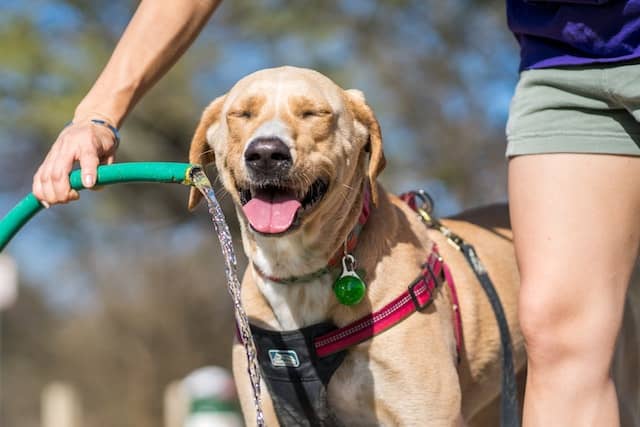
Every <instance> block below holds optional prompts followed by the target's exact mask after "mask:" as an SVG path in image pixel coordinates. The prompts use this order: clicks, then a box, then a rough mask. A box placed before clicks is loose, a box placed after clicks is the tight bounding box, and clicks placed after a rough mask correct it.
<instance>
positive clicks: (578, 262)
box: [509, 154, 640, 427]
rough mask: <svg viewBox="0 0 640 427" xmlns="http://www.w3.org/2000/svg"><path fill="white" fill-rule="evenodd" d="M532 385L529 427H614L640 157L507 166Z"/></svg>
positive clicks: (638, 222)
mask: <svg viewBox="0 0 640 427" xmlns="http://www.w3.org/2000/svg"><path fill="white" fill-rule="evenodd" d="M509 199H510V207H511V221H512V225H513V230H514V238H515V246H516V254H517V258H518V266H519V268H520V273H521V279H522V285H521V291H520V305H519V310H520V327H521V329H522V332H523V334H524V336H525V340H526V344H527V356H528V376H527V386H526V393H525V404H524V413H523V425H524V426H525V427H537V426H544V427H553V426H563V427H565V426H616V425H619V419H618V403H617V398H616V393H615V389H614V387H613V382H612V381H611V378H610V375H609V369H610V365H611V359H612V357H613V351H614V346H615V341H616V335H617V333H618V330H619V328H620V324H621V318H622V312H623V307H624V298H625V293H626V290H627V286H628V281H629V276H630V274H631V271H632V268H633V265H634V263H635V261H636V258H637V255H638V246H639V241H640V157H631V156H612V155H592V154H544V155H528V156H519V157H514V158H512V159H511V160H510V162H509Z"/></svg>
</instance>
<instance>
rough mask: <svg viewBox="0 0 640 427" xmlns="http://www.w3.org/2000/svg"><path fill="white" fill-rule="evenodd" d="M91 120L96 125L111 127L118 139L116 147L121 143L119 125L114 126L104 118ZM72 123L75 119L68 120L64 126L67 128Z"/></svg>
mask: <svg viewBox="0 0 640 427" xmlns="http://www.w3.org/2000/svg"><path fill="white" fill-rule="evenodd" d="M89 121H90V122H91V123H93V124H95V125H100V126H104V127H106V128H107V129H109V130H110V131H111V133H112V134H113V137H114V138H115V140H116V147H117V146H118V145H120V132H119V131H118V128H117V127H115V126H113V125H112V124H110V123H108V122H107V121H106V120H102V119H90V120H89ZM72 124H73V120H72V121H70V122H68V123H67V124H66V125H64V127H65V128H66V127H68V126H71V125H72ZM63 129H64V128H63Z"/></svg>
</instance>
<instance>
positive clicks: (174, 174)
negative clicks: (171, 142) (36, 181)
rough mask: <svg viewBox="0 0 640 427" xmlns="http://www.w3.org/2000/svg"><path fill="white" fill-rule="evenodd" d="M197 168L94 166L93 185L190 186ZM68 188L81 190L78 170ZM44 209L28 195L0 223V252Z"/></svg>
mask: <svg viewBox="0 0 640 427" xmlns="http://www.w3.org/2000/svg"><path fill="white" fill-rule="evenodd" d="M196 168H198V169H199V168H200V166H196V165H191V164H189V163H171V162H146V163H117V164H114V165H108V166H98V177H97V179H96V185H109V184H118V183H122V182H160V183H178V184H184V185H192V182H191V173H192V171H193V170H194V169H196ZM69 180H70V182H71V188H73V189H74V190H82V189H84V188H85V187H84V185H82V178H81V176H80V171H79V170H75V171H73V172H71V174H70V175H69ZM43 208H44V206H42V204H41V203H40V201H39V200H38V199H36V197H35V196H34V195H33V193H30V194H29V195H28V196H27V197H25V198H24V199H22V201H20V203H18V204H17V205H16V206H15V207H14V208H13V209H11V210H10V211H9V213H8V214H7V215H5V217H4V218H2V220H0V252H2V250H3V249H4V247H5V246H6V245H7V244H8V243H9V241H10V240H11V239H12V238H13V236H15V235H16V233H17V232H18V231H20V229H21V228H22V226H24V225H25V224H26V223H27V222H28V221H29V220H30V219H31V218H33V216H34V215H35V214H37V213H38V212H39V211H40V210H42V209H43Z"/></svg>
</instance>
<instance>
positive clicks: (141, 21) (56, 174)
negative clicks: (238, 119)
mask: <svg viewBox="0 0 640 427" xmlns="http://www.w3.org/2000/svg"><path fill="white" fill-rule="evenodd" d="M220 2H221V0H188V1H187V0H143V1H141V2H140V5H139V6H138V9H137V10H136V13H135V14H134V16H133V18H132V19H131V22H130V23H129V25H128V26H127V28H126V30H125V32H124V33H123V35H122V37H121V38H120V41H119V42H118V44H117V46H116V48H115V50H114V52H113V54H112V56H111V58H110V59H109V62H108V63H107V65H106V66H105V68H104V70H103V71H102V73H101V74H100V76H99V77H98V79H97V80H96V82H95V83H94V85H93V87H92V88H91V89H90V90H89V92H88V93H87V95H86V96H85V97H84V99H83V100H82V101H81V102H80V104H79V105H78V107H77V108H76V110H75V114H74V116H73V123H72V124H71V125H69V126H67V127H66V128H65V129H63V130H62V132H61V133H60V135H59V136H58V138H57V139H56V141H55V142H54V144H53V145H52V147H51V149H50V150H49V153H48V154H47V156H46V158H45V160H44V161H43V163H42V164H41V165H40V168H39V169H38V171H37V172H36V174H35V176H34V179H33V193H34V195H35V196H36V197H37V198H38V199H39V200H41V201H43V202H45V203H46V204H54V203H66V202H68V201H70V200H76V199H77V198H78V197H79V195H78V193H77V192H76V191H75V190H72V189H71V187H70V186H69V179H68V175H69V172H70V171H71V169H72V168H73V164H74V163H75V162H76V161H79V162H80V167H81V169H82V180H83V183H84V185H85V187H93V185H94V184H95V179H96V168H97V166H98V164H100V163H112V162H113V161H114V159H115V152H116V149H117V144H116V140H115V136H114V134H113V132H112V131H111V130H109V128H108V127H107V126H102V125H99V124H95V123H92V122H91V120H92V119H98V120H103V121H105V122H106V123H108V124H110V125H112V126H114V127H116V128H118V127H120V125H121V124H122V122H123V121H124V120H125V118H126V116H127V114H128V113H129V112H130V111H131V110H132V109H133V107H134V106H135V105H136V103H137V102H138V101H139V100H140V98H142V96H144V94H145V93H146V92H147V91H148V90H149V89H150V88H151V87H152V86H153V85H154V84H155V83H156V82H157V81H158V80H159V79H160V78H161V77H162V76H163V75H164V74H165V73H166V72H167V71H168V70H169V68H171V66H172V65H173V64H174V63H175V62H176V61H177V60H178V58H180V56H181V55H182V54H183V53H184V52H185V50H186V49H187V48H188V47H189V46H190V45H191V43H192V42H193V40H194V39H195V38H196V36H197V35H198V34H199V33H200V31H201V29H202V27H203V26H204V24H205V23H206V22H207V20H208V19H209V17H210V16H211V14H212V13H213V12H214V11H215V9H216V7H217V6H218V5H219V3H220Z"/></svg>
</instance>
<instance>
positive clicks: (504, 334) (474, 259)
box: [401, 190, 520, 427]
mask: <svg viewBox="0 0 640 427" xmlns="http://www.w3.org/2000/svg"><path fill="white" fill-rule="evenodd" d="M408 194H409V195H410V196H413V198H414V201H413V205H412V204H411V203H409V205H410V206H411V207H412V208H413V209H415V210H416V211H417V212H418V214H419V215H420V218H421V219H422V221H423V222H424V223H425V224H426V225H427V227H429V228H434V229H436V230H438V231H440V232H441V233H442V234H443V235H444V236H445V237H446V238H447V240H448V241H449V243H451V245H452V246H453V247H455V248H456V249H457V250H459V251H460V252H462V254H463V255H464V257H465V259H466V260H467V262H468V263H469V265H470V266H471V269H472V270H473V273H474V274H475V275H476V277H477V278H478V281H479V282H480V285H481V286H482V289H483V290H484V292H485V294H486V295H487V298H488V299H489V303H490V304H491V308H492V309H493V313H494V315H495V316H496V321H497V322H498V329H499V331H500V343H501V344H502V393H501V395H500V425H501V426H502V427H519V426H520V409H519V405H518V390H517V384H516V375H515V368H514V366H513V346H512V345H511V335H510V334H509V324H508V323H507V318H506V316H505V314H504V309H503V308H502V303H501V302H500V298H499V297H498V293H497V292H496V288H495V287H494V286H493V282H492V281H491V278H490V277H489V273H488V272H487V269H486V268H485V267H484V265H483V264H482V261H480V258H479V257H478V254H477V252H476V250H475V248H474V247H473V246H472V245H470V244H469V243H467V242H466V241H465V240H464V239H462V238H461V237H460V236H458V235H457V234H455V233H454V232H452V231H451V230H449V229H448V228H447V227H445V226H444V225H443V224H442V223H440V221H438V220H437V219H436V218H434V217H433V216H432V215H431V212H432V211H433V200H432V199H431V197H430V196H429V195H428V194H427V193H426V192H424V191H422V190H419V191H412V192H410V193H408ZM401 197H402V198H403V199H404V200H405V201H408V199H407V198H406V197H404V195H403V196H401ZM415 199H420V200H422V206H418V205H417V203H416V200H415Z"/></svg>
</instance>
